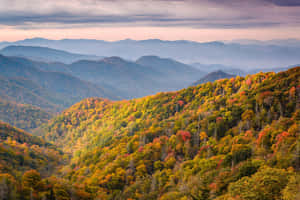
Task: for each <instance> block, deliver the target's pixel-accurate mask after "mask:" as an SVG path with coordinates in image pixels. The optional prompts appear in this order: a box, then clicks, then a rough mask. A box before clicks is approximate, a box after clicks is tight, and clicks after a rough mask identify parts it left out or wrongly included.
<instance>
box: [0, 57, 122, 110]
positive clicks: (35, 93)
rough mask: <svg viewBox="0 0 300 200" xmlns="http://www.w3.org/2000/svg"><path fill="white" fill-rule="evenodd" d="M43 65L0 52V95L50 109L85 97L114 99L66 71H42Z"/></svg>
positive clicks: (99, 88) (114, 97) (70, 103)
mask: <svg viewBox="0 0 300 200" xmlns="http://www.w3.org/2000/svg"><path fill="white" fill-rule="evenodd" d="M44 65H47V67H48V68H49V65H51V64H47V63H41V62H36V61H32V60H28V59H25V58H19V57H6V56H2V55H0V81H1V83H2V84H1V87H0V92H1V97H2V98H3V99H6V100H14V101H16V102H18V103H25V104H32V105H34V106H38V107H41V108H44V109H46V110H51V111H53V110H54V111H57V110H61V109H62V108H65V107H67V106H70V105H72V104H73V103H75V102H77V101H80V100H82V99H83V98H87V97H95V96H98V97H104V98H111V99H117V98H118V97H116V96H114V95H113V94H111V93H110V91H109V90H106V89H105V88H103V87H101V86H96V85H94V84H92V83H89V82H86V81H83V80H81V79H79V78H77V77H74V76H72V75H70V74H67V73H62V72H55V71H48V70H45V69H44V68H47V67H45V66H44ZM53 65H55V64H53Z"/></svg>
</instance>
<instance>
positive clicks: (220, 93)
mask: <svg viewBox="0 0 300 200" xmlns="http://www.w3.org/2000/svg"><path fill="white" fill-rule="evenodd" d="M299 81H300V67H295V68H293V69H290V70H288V71H285V72H280V73H278V74H275V73H273V72H271V73H258V74H256V75H248V76H246V77H245V78H243V77H236V78H230V79H223V80H219V81H216V82H213V83H211V82H209V83H206V84H201V85H197V86H194V87H189V88H187V89H184V90H181V91H178V92H168V93H159V94H157V95H154V96H149V97H145V98H141V99H135V100H129V101H127V100H126V101H125V100H124V101H116V102H114V101H109V100H105V99H100V98H90V99H87V100H84V101H82V102H80V103H77V104H75V105H74V106H72V107H71V108H70V109H67V110H65V111H64V112H63V113H62V114H61V115H60V116H58V117H56V118H55V119H54V120H52V121H51V122H50V123H49V124H48V125H44V126H43V127H42V128H41V129H40V130H39V131H38V134H40V135H43V137H44V138H45V139H48V140H50V141H53V142H54V143H55V144H57V145H58V146H59V147H60V148H62V150H63V151H64V152H65V153H71V154H72V155H73V156H72V159H71V161H70V164H68V165H66V166H65V167H64V168H63V169H62V170H60V174H62V175H63V176H64V177H65V178H66V179H68V180H70V181H71V182H72V183H74V184H80V185H81V186H82V187H81V188H83V189H84V191H85V192H86V193H85V194H86V198H93V199H147V200H148V199H161V200H166V199H172V200H174V199H182V200H184V199H203V200H206V199H218V200H225V199H235V200H242V199H243V200H253V199H255V200H280V199H284V200H295V199H299V195H300V194H299V191H300V185H299V181H300V180H299V170H300V157H299V154H300V140H299V133H300V131H299V122H300V107H299V105H300V83H299ZM66 199H70V198H69V197H66Z"/></svg>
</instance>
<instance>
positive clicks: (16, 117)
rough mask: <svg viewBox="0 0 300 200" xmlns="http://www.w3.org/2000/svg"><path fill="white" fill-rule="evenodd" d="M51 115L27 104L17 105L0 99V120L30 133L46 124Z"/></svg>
mask: <svg viewBox="0 0 300 200" xmlns="http://www.w3.org/2000/svg"><path fill="white" fill-rule="evenodd" d="M52 116H53V114H52V113H50V112H47V111H45V110H42V109H41V108H39V107H36V106H32V105H28V104H17V103H15V102H13V101H5V100H2V99H1V98H0V119H1V120H2V121H4V122H7V123H9V124H10V125H12V126H15V127H18V128H21V129H23V130H25V131H30V130H33V129H35V128H36V127H39V126H40V125H41V124H42V123H46V122H48V120H49V119H50V118H51V117H52Z"/></svg>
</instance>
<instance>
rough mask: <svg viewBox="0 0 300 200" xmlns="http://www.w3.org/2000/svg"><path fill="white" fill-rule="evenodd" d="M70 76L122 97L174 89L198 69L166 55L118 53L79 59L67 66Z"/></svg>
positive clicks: (192, 78) (197, 73)
mask: <svg viewBox="0 0 300 200" xmlns="http://www.w3.org/2000/svg"><path fill="white" fill-rule="evenodd" d="M69 69H70V71H71V72H72V74H73V75H74V76H77V77H81V78H82V79H84V80H87V81H90V82H93V83H95V84H100V85H103V84H108V85H111V86H113V87H114V88H117V89H118V90H119V91H120V94H121V95H122V96H123V97H125V98H136V97H142V96H146V95H150V94H154V93H157V92H161V91H170V90H178V89H181V88H184V87H186V86H188V85H189V84H191V82H192V80H196V77H199V76H200V75H202V72H201V71H199V70H197V69H194V68H192V67H190V66H187V65H184V64H182V63H178V62H176V61H173V60H170V59H162V58H159V57H153V56H152V57H143V58H141V59H139V60H138V61H137V62H130V61H126V60H124V59H122V58H119V57H109V58H105V59H102V60H100V61H87V60H82V61H78V62H75V63H73V64H71V65H70V66H69Z"/></svg>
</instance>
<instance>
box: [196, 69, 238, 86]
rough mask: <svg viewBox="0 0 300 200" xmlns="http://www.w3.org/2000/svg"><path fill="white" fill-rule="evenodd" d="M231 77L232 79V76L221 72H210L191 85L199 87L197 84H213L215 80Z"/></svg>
mask: <svg viewBox="0 0 300 200" xmlns="http://www.w3.org/2000/svg"><path fill="white" fill-rule="evenodd" d="M232 77H234V75H232V74H227V73H225V72H223V71H221V70H218V71H215V72H211V73H209V74H207V75H205V76H204V77H202V78H201V79H200V80H198V81H196V82H195V83H193V85H199V84H202V83H207V82H214V81H216V80H220V79H224V78H232Z"/></svg>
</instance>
